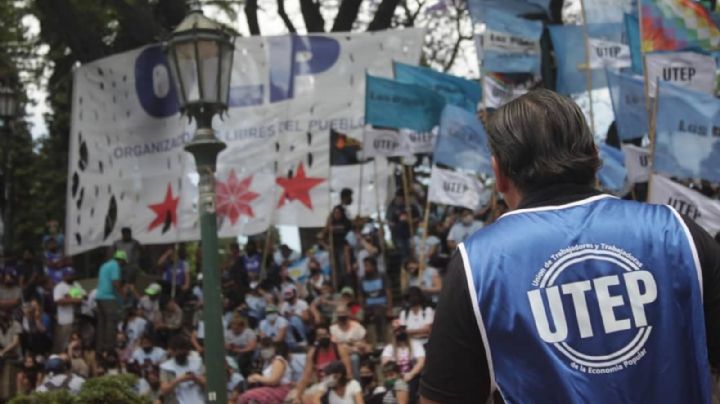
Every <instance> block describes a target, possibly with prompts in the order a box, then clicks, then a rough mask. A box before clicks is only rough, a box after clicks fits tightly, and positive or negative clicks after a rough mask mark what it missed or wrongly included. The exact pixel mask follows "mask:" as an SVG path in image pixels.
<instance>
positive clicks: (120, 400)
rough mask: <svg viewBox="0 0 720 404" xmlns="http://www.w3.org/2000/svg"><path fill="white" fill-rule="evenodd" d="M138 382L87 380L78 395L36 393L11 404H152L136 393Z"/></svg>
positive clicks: (125, 378) (122, 378) (124, 377)
mask: <svg viewBox="0 0 720 404" xmlns="http://www.w3.org/2000/svg"><path fill="white" fill-rule="evenodd" d="M136 381H137V378H136V377H135V376H133V375H131V374H123V375H114V376H103V377H97V378H93V379H89V380H87V381H86V382H85V384H83V386H82V388H81V389H80V393H78V394H71V393H70V392H68V391H67V390H57V391H53V392H49V393H37V392H35V393H32V394H30V395H21V396H18V397H15V398H13V399H12V400H10V404H106V403H113V404H150V403H151V400H150V399H149V398H148V397H141V396H139V395H138V394H137V393H136V392H135V382H136Z"/></svg>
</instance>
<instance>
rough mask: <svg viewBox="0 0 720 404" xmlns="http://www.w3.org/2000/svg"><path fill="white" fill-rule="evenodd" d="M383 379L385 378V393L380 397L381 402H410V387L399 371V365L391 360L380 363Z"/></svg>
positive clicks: (393, 403) (396, 403) (404, 403)
mask: <svg viewBox="0 0 720 404" xmlns="http://www.w3.org/2000/svg"><path fill="white" fill-rule="evenodd" d="M382 373H383V379H384V380H385V383H384V387H385V393H384V395H383V398H382V403H383V404H408V403H410V398H411V393H410V387H409V386H408V384H407V382H406V381H405V380H404V378H403V376H402V374H401V373H400V367H399V366H398V364H397V363H395V362H393V361H389V362H385V363H384V364H383V365H382Z"/></svg>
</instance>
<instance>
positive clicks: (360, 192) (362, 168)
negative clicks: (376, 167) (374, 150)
mask: <svg viewBox="0 0 720 404" xmlns="http://www.w3.org/2000/svg"><path fill="white" fill-rule="evenodd" d="M365 141H366V139H365V126H364V125H363V131H362V147H361V149H360V153H362V154H361V155H362V158H361V159H360V180H359V181H358V200H357V203H358V206H357V215H356V216H357V217H360V216H362V196H363V176H364V173H365Z"/></svg>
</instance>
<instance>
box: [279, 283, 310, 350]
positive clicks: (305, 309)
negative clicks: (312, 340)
mask: <svg viewBox="0 0 720 404" xmlns="http://www.w3.org/2000/svg"><path fill="white" fill-rule="evenodd" d="M283 298H284V300H283V302H282V304H281V305H280V313H282V315H283V316H284V317H285V318H287V320H288V322H289V323H290V327H292V328H291V329H290V331H291V332H292V333H293V335H294V336H295V339H296V340H298V342H304V341H306V340H307V327H308V325H310V306H309V305H308V304H307V302H306V301H305V300H302V299H300V298H299V297H298V290H297V288H296V287H295V286H292V285H290V286H286V287H285V288H284V289H283Z"/></svg>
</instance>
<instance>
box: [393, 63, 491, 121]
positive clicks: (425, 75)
mask: <svg viewBox="0 0 720 404" xmlns="http://www.w3.org/2000/svg"><path fill="white" fill-rule="evenodd" d="M393 67H394V69H395V80H397V81H399V82H401V83H408V84H416V85H418V86H421V87H425V88H430V89H431V90H433V91H435V92H437V93H438V94H440V95H442V96H443V98H445V102H447V103H448V104H452V105H457V106H458V107H462V108H465V109H467V110H468V111H471V112H475V111H477V105H478V102H480V98H481V97H482V94H481V92H480V91H481V90H480V84H478V83H477V82H474V81H471V80H466V79H463V78H461V77H456V76H451V75H449V74H445V73H440V72H437V71H435V70H433V69H428V68H427V67H420V66H411V65H406V64H404V63H399V62H395V63H394V64H393Z"/></svg>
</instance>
